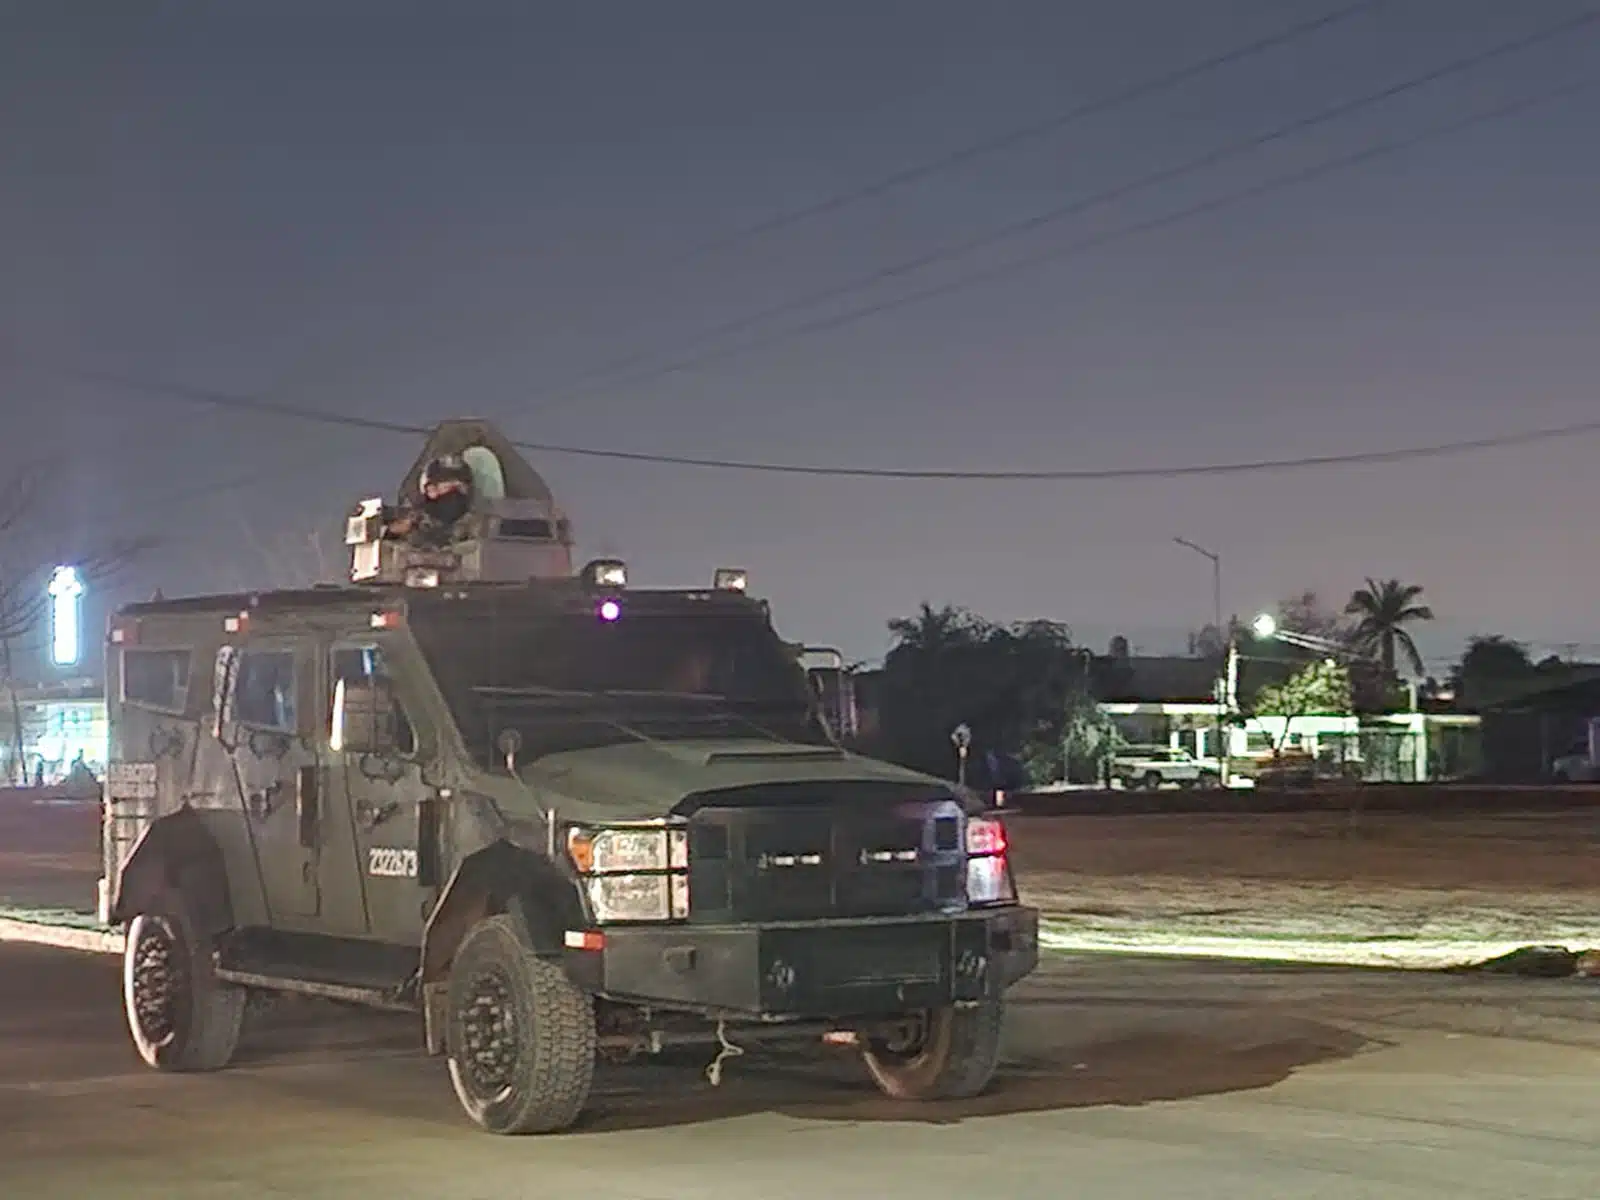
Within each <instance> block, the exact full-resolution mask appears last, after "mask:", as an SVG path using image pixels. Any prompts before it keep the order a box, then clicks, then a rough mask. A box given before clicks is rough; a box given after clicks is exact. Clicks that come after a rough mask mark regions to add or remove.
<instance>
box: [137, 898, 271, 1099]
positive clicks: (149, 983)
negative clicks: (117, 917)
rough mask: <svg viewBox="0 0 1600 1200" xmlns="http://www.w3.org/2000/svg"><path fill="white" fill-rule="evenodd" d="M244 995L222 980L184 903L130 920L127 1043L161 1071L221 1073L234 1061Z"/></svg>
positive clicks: (239, 989)
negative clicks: (130, 1036) (131, 1038)
mask: <svg viewBox="0 0 1600 1200" xmlns="http://www.w3.org/2000/svg"><path fill="white" fill-rule="evenodd" d="M245 999H246V993H245V990H244V989H243V988H239V987H234V986H232V985H231V984H226V983H222V982H221V981H219V980H218V979H217V977H216V973H215V971H214V970H213V968H212V965H211V956H210V947H209V946H207V945H206V944H205V942H204V940H203V939H202V938H200V937H199V936H197V935H196V933H195V931H194V925H193V923H192V922H191V921H190V920H189V918H188V915H187V913H186V912H185V911H184V907H183V905H182V904H176V903H175V904H172V905H168V906H164V910H163V911H160V912H151V913H141V914H139V915H138V916H136V917H135V918H134V919H133V920H132V922H130V923H129V925H128V935H127V945H126V948H125V949H124V950H123V957H122V1001H123V1010H124V1012H125V1013H126V1015H127V1019H128V1032H129V1033H130V1034H131V1035H132V1037H133V1045H134V1048H135V1049H136V1050H138V1052H139V1057H140V1058H142V1059H143V1060H144V1061H145V1063H146V1064H147V1065H149V1066H152V1067H155V1068H156V1069H158V1070H162V1071H219V1070H221V1069H222V1068H223V1067H225V1066H227V1065H228V1063H229V1062H230V1061H232V1059H233V1053H234V1051H235V1050H236V1049H238V1046H239V1033H240V1030H241V1029H242V1028H243V1025H244V1010H245Z"/></svg>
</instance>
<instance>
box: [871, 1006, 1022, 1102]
mask: <svg viewBox="0 0 1600 1200" xmlns="http://www.w3.org/2000/svg"><path fill="white" fill-rule="evenodd" d="M1004 1014H1005V1008H1004V1005H1003V1004H1002V1003H1001V1002H1000V1001H999V1000H998V999H995V1000H986V1001H984V1002H983V1003H982V1004H980V1005H978V1006H977V1007H975V1008H937V1009H933V1010H932V1011H930V1012H925V1013H919V1014H917V1016H916V1017H914V1018H912V1019H911V1020H909V1021H908V1022H907V1023H906V1026H905V1028H904V1029H903V1030H901V1031H900V1032H899V1033H897V1034H896V1035H895V1036H893V1037H889V1038H882V1039H878V1038H873V1039H869V1040H868V1042H867V1046H866V1049H865V1051H864V1052H863V1058H864V1059H865V1061H866V1064H867V1072H868V1074H870V1075H871V1076H872V1081H873V1082H874V1083H876V1084H877V1085H878V1090H879V1091H881V1092H882V1093H883V1094H884V1095H886V1096H892V1097H894V1098H895V1099H896V1100H966V1099H969V1098H971V1097H973V1096H976V1095H978V1094H979V1093H980V1092H982V1091H983V1090H984V1088H986V1087H988V1086H989V1081H990V1080H991V1079H993V1078H994V1072H995V1068H996V1067H997V1066H998V1065H999V1063H1000V1026H1001V1023H1002V1021H1003V1018H1004Z"/></svg>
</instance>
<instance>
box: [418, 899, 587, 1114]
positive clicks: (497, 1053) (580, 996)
mask: <svg viewBox="0 0 1600 1200" xmlns="http://www.w3.org/2000/svg"><path fill="white" fill-rule="evenodd" d="M449 996H450V999H449V1016H448V1021H447V1024H446V1029H445V1046H446V1050H447V1052H448V1053H449V1056H450V1082H451V1083H452V1084H453V1085H454V1086H455V1090H456V1098H457V1099H458V1100H460V1101H461V1107H462V1108H464V1109H466V1111H467V1115H468V1116H470V1117H471V1118H472V1119H473V1120H474V1121H476V1122H477V1123H478V1124H479V1125H480V1126H482V1127H483V1128H484V1129H486V1130H488V1131H489V1132H490V1133H555V1132H558V1131H559V1130H562V1129H565V1128H567V1127H568V1126H569V1125H571V1124H572V1123H573V1122H574V1121H576V1120H577V1119H578V1115H579V1114H580V1113H581V1112H582V1111H583V1106H584V1104H585V1103H586V1102H587V1101H588V1099H589V1088H590V1085H591V1084H592V1083H593V1082H594V1060H595V1027H594V1006H593V1004H592V1002H591V1001H590V999H589V997H588V996H587V995H585V994H584V993H583V992H582V991H581V990H580V989H579V988H578V987H577V986H576V985H575V984H574V983H573V982H572V981H571V980H570V979H568V978H567V974H566V972H565V971H564V970H562V968H561V964H560V963H557V962H550V961H548V960H546V959H542V958H538V957H536V956H535V955H534V954H533V953H532V951H530V950H529V949H528V947H527V946H526V945H525V943H524V942H523V939H522V938H521V937H520V936H519V935H518V930H517V926H516V924H515V923H514V919H513V918H512V917H509V916H498V917H490V918H489V919H488V920H486V921H483V922H481V923H480V924H479V925H477V926H476V927H475V928H474V929H473V930H472V931H471V932H470V933H468V934H467V936H466V938H465V939H464V940H463V941H462V943H461V948H460V949H459V950H458V951H457V952H456V957H455V962H454V963H453V964H452V965H451V967H450V992H449Z"/></svg>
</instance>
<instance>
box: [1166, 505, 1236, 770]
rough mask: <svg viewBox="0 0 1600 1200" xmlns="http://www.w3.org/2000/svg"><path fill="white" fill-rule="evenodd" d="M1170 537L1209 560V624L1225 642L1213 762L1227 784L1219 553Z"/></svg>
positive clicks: (1229, 663) (1229, 670) (1227, 691)
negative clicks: (1215, 762) (1215, 756)
mask: <svg viewBox="0 0 1600 1200" xmlns="http://www.w3.org/2000/svg"><path fill="white" fill-rule="evenodd" d="M1172 540H1173V541H1174V542H1176V543H1177V544H1178V545H1180V546H1182V547H1183V548H1184V549H1185V550H1193V551H1194V552H1195V553H1196V554H1198V555H1200V556H1201V557H1202V558H1208V559H1210V560H1211V605H1212V619H1213V620H1214V621H1215V622H1216V624H1215V625H1213V626H1212V628H1214V629H1215V630H1216V631H1217V636H1218V637H1225V638H1227V645H1226V647H1225V648H1224V651H1223V653H1224V656H1225V662H1224V665H1223V668H1222V670H1223V675H1222V679H1221V681H1220V685H1219V686H1218V688H1217V765H1218V767H1219V768H1220V769H1221V775H1222V786H1223V787H1227V786H1228V735H1227V732H1226V730H1225V729H1224V725H1225V722H1226V715H1227V708H1228V704H1229V698H1230V696H1231V694H1232V693H1231V687H1230V683H1229V680H1230V679H1231V678H1232V675H1233V670H1234V667H1233V659H1234V654H1235V651H1234V645H1233V633H1232V631H1231V630H1229V631H1227V632H1226V633H1225V632H1224V631H1223V628H1222V555H1220V554H1218V553H1217V552H1216V551H1214V550H1207V549H1206V548H1205V547H1204V546H1201V545H1199V544H1198V543H1196V542H1191V541H1190V540H1189V539H1188V538H1181V537H1175V538H1173V539H1172Z"/></svg>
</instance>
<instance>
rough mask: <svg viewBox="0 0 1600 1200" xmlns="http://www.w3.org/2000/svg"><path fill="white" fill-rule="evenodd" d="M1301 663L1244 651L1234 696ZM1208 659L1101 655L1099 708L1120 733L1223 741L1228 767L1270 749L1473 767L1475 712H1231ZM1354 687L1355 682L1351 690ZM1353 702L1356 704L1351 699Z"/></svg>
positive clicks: (1259, 761) (1328, 760)
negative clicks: (1289, 715) (1253, 656)
mask: <svg viewBox="0 0 1600 1200" xmlns="http://www.w3.org/2000/svg"><path fill="white" fill-rule="evenodd" d="M1303 665H1304V664H1303V663H1299V662H1292V661H1276V660H1266V659H1244V660H1242V661H1241V662H1240V663H1239V666H1238V673H1239V674H1238V681H1237V689H1238V696H1239V697H1240V699H1241V701H1243V705H1244V707H1245V708H1246V709H1248V707H1249V700H1250V698H1251V697H1253V696H1254V695H1255V694H1256V693H1257V692H1259V691H1260V689H1261V688H1263V687H1266V686H1272V685H1277V684H1280V683H1282V682H1283V681H1284V679H1286V678H1287V677H1288V676H1289V675H1291V674H1292V673H1293V672H1294V671H1296V670H1299V669H1300V668H1301V667H1302V666H1303ZM1220 678H1221V672H1220V670H1219V666H1218V664H1217V662H1216V661H1215V660H1214V659H1203V658H1180V657H1140V656H1128V657H1120V656H1108V657H1106V658H1097V659H1096V660H1095V670H1094V686H1095V695H1096V699H1097V700H1098V701H1099V704H1100V708H1101V710H1102V711H1103V712H1104V713H1106V715H1107V716H1109V717H1110V718H1111V719H1112V721H1113V722H1114V723H1115V725H1116V727H1117V730H1118V732H1119V733H1120V734H1121V736H1122V737H1123V739H1124V740H1126V741H1128V742H1129V743H1132V744H1136V745H1147V746H1148V745H1159V746H1171V747H1173V748H1174V749H1183V750H1187V751H1188V752H1189V753H1191V754H1193V755H1195V756H1196V757H1197V758H1208V759H1216V758H1218V757H1220V753H1219V752H1220V750H1221V749H1222V747H1223V746H1224V744H1225V745H1226V748H1227V756H1228V758H1229V759H1230V760H1231V761H1232V763H1233V765H1234V770H1235V771H1237V772H1241V773H1244V774H1250V773H1251V772H1252V771H1253V770H1254V769H1257V768H1260V767H1263V766H1265V765H1267V764H1269V763H1271V762H1272V761H1273V759H1274V757H1275V755H1278V754H1289V755H1292V756H1294V757H1295V758H1299V759H1311V760H1315V761H1319V762H1321V763H1324V764H1328V765H1330V766H1337V767H1339V768H1341V769H1343V770H1345V771H1347V772H1349V773H1351V774H1358V775H1359V776H1360V777H1361V778H1363V779H1366V780H1368V781H1371V782H1393V783H1421V782H1426V781H1430V780H1440V779H1460V778H1464V777H1467V776H1471V775H1475V774H1477V773H1478V771H1479V770H1480V765H1481V754H1480V734H1479V718H1478V717H1477V716H1475V715H1471V714H1466V713H1458V712H1449V711H1442V710H1434V711H1430V708H1434V706H1429V705H1418V706H1417V710H1416V711H1406V712H1387V711H1358V712H1355V713H1351V714H1349V715H1345V716H1329V715H1308V716H1298V717H1294V718H1293V719H1288V718H1285V717H1281V716H1259V717H1258V716H1250V715H1238V716H1235V717H1233V718H1232V719H1230V718H1229V714H1228V709H1227V707H1226V706H1225V705H1224V704H1222V703H1221V701H1220V696H1219V692H1220V689H1219V681H1220ZM1360 690H1362V689H1360V688H1358V691H1360ZM1358 707H1359V706H1358Z"/></svg>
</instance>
